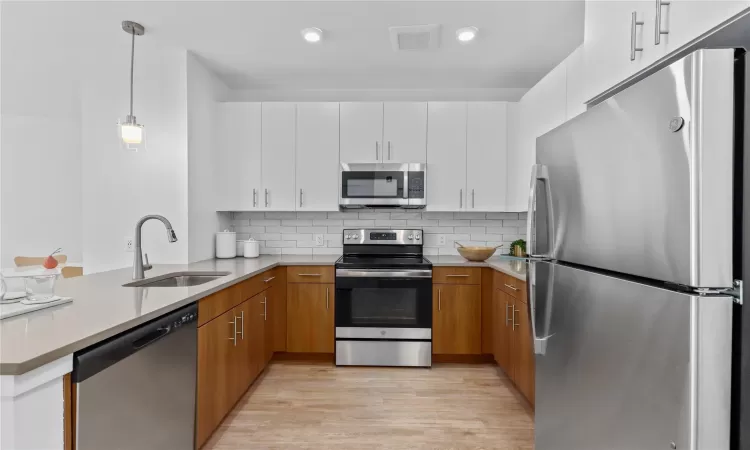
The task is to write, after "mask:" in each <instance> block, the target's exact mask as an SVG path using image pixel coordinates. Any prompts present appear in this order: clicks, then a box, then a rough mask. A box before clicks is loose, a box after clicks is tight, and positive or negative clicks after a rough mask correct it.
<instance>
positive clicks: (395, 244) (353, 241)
mask: <svg viewBox="0 0 750 450" xmlns="http://www.w3.org/2000/svg"><path fill="white" fill-rule="evenodd" d="M422 255H423V253H422V230H414V229H411V230H383V229H376V230H367V229H365V230H362V229H359V230H344V255H343V256H342V257H341V258H340V259H339V260H338V261H337V262H336V314H335V321H336V365H338V366H411V367H429V366H430V365H431V364H432V263H431V262H430V261H428V260H427V259H425V258H424V257H423V256H422Z"/></svg>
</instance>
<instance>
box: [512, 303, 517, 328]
mask: <svg viewBox="0 0 750 450" xmlns="http://www.w3.org/2000/svg"><path fill="white" fill-rule="evenodd" d="M517 312H518V310H517V309H516V307H515V306H514V307H513V329H514V330H515V329H516V328H518V324H517V323H516V313H517Z"/></svg>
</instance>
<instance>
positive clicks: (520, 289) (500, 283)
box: [495, 272, 526, 303]
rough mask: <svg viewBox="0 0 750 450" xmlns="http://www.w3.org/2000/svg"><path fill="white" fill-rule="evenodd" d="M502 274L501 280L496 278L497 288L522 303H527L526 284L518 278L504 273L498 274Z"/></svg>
mask: <svg viewBox="0 0 750 450" xmlns="http://www.w3.org/2000/svg"><path fill="white" fill-rule="evenodd" d="M496 274H500V277H499V278H495V282H496V284H495V287H496V288H499V289H502V290H503V291H504V292H505V293H506V294H508V295H510V296H511V297H514V298H517V299H519V300H521V301H522V302H524V303H526V282H525V281H521V280H519V279H518V278H516V277H512V276H510V275H507V274H504V273H502V272H496Z"/></svg>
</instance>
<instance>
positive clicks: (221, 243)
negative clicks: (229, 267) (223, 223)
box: [216, 230, 237, 258]
mask: <svg viewBox="0 0 750 450" xmlns="http://www.w3.org/2000/svg"><path fill="white" fill-rule="evenodd" d="M236 256H237V233H235V232H234V231H229V230H224V231H219V232H218V233H216V257H217V258H234V257H236Z"/></svg>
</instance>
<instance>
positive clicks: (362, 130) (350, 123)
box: [340, 102, 383, 163]
mask: <svg viewBox="0 0 750 450" xmlns="http://www.w3.org/2000/svg"><path fill="white" fill-rule="evenodd" d="M340 111H341V133H340V136H341V162H346V163H351V162H383V104H382V103H380V102H342V103H341V104H340Z"/></svg>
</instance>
